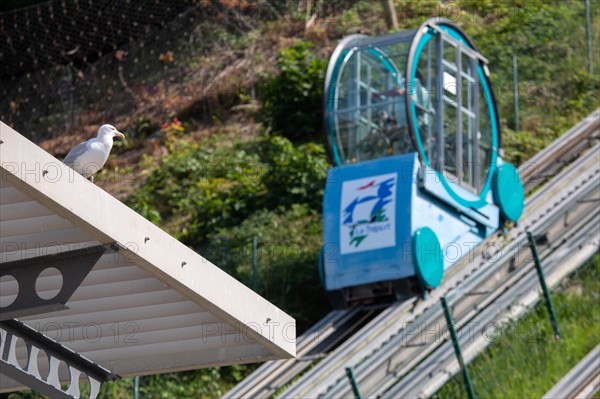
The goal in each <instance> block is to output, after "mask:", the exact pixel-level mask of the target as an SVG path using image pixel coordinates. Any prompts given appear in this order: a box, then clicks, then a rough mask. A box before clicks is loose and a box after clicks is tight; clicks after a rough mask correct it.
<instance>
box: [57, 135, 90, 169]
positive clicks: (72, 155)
mask: <svg viewBox="0 0 600 399" xmlns="http://www.w3.org/2000/svg"><path fill="white" fill-rule="evenodd" d="M89 146H90V143H89V141H84V142H83V143H80V144H77V145H76V146H75V147H73V148H72V149H71V151H69V153H68V154H67V156H66V157H65V159H63V163H64V164H65V165H69V166H73V163H74V162H75V160H76V159H77V158H79V157H80V156H81V154H83V153H84V152H86V151H87V150H88V148H89Z"/></svg>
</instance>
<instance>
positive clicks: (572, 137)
mask: <svg viewBox="0 0 600 399" xmlns="http://www.w3.org/2000/svg"><path fill="white" fill-rule="evenodd" d="M598 138H600V108H598V109H596V110H595V111H594V112H592V113H591V114H589V115H588V116H587V117H586V118H585V119H583V120H581V121H580V122H579V123H578V124H577V125H575V126H573V127H572V128H571V129H569V130H568V131H567V132H566V133H564V134H563V135H561V136H560V137H559V138H558V139H556V140H555V141H553V142H552V144H550V145H549V146H547V147H546V148H544V149H543V150H542V151H540V152H538V153H537V154H536V155H534V156H533V158H531V159H530V160H529V161H527V162H525V163H524V164H523V165H521V166H520V167H519V176H520V177H521V180H522V182H523V187H524V189H525V193H528V192H530V191H531V190H533V189H534V188H535V187H537V186H539V185H540V184H541V183H543V182H544V181H546V180H548V179H549V178H550V177H552V176H554V174H556V172H557V171H558V170H560V168H561V167H563V166H564V165H565V164H566V163H569V162H571V161H572V160H574V159H575V158H577V157H578V156H579V154H581V153H582V152H584V151H585V150H586V149H587V148H588V147H590V146H591V145H593V144H594V141H595V140H597V139H598Z"/></svg>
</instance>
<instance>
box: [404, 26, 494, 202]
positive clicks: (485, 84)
mask: <svg viewBox="0 0 600 399" xmlns="http://www.w3.org/2000/svg"><path fill="white" fill-rule="evenodd" d="M437 26H438V27H439V28H440V29H441V30H443V31H444V32H446V33H448V34H449V35H450V36H451V37H452V38H453V39H455V40H457V41H460V42H461V43H462V44H464V45H465V46H467V47H469V48H472V49H474V50H475V48H474V47H473V45H472V44H471V43H470V42H469V41H468V39H467V38H466V36H464V34H463V33H462V32H460V31H459V30H458V29H456V28H454V27H453V26H451V25H447V24H438V25H437ZM432 31H433V29H432V28H427V32H425V33H424V34H423V35H422V36H421V38H420V39H419V43H418V44H417V48H416V50H415V52H414V54H413V56H412V65H411V76H410V77H409V82H410V86H409V87H415V78H416V74H417V65H418V63H419V57H420V56H421V53H422V51H423V48H424V47H425V45H426V44H427V43H428V42H429V41H430V40H431V39H432V38H433V36H434V35H433V33H432ZM413 44H414V43H413ZM409 61H410V58H409ZM477 73H478V75H479V81H480V83H481V87H482V88H483V91H484V93H485V100H486V103H487V107H488V111H489V113H490V124H491V127H492V156H491V160H490V168H489V171H488V175H487V177H486V181H485V184H484V186H483V189H482V190H481V192H480V193H479V198H478V199H477V200H474V201H471V200H468V199H466V198H463V197H461V196H460V195H458V194H457V193H456V192H455V191H454V190H453V189H452V187H451V186H450V184H449V183H448V182H447V181H446V179H445V178H444V175H443V174H442V172H440V171H438V170H436V174H437V176H438V178H439V179H440V181H441V183H442V186H444V188H445V189H446V191H447V192H448V194H449V195H450V197H452V199H453V200H455V201H456V202H458V203H459V204H461V205H463V206H465V207H469V208H475V209H479V208H481V207H483V206H485V205H486V204H487V201H486V199H485V197H486V196H487V194H488V192H489V190H490V188H491V185H492V178H493V176H494V173H495V171H496V162H497V158H498V145H499V140H498V138H499V134H500V133H499V129H498V117H497V115H496V105H495V103H494V100H493V96H492V91H491V88H490V82H489V80H488V77H487V76H486V74H485V73H484V71H483V68H482V66H481V65H479V66H478V68H477ZM406 104H407V107H409V112H410V113H411V116H412V121H413V123H412V124H409V126H411V127H412V128H413V129H414V138H415V140H416V142H417V147H418V148H419V152H420V153H421V157H422V158H423V162H424V163H425V165H426V166H427V167H431V165H430V164H429V160H428V159H427V154H426V153H425V149H424V148H423V143H422V141H421V134H420V132H419V126H418V124H417V123H414V121H416V120H417V109H416V106H415V103H414V101H413V99H412V96H411V95H409V94H408V93H407V101H406Z"/></svg>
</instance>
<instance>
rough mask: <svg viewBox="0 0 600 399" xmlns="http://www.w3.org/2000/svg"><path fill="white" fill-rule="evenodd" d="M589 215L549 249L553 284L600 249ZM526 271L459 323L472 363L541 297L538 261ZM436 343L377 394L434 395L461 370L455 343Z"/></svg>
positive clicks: (597, 217) (594, 219)
mask: <svg viewBox="0 0 600 399" xmlns="http://www.w3.org/2000/svg"><path fill="white" fill-rule="evenodd" d="M585 219H586V221H585V222H584V223H583V227H582V226H581V224H576V225H573V227H572V228H571V229H570V231H569V236H568V237H565V238H568V241H564V242H560V245H559V246H558V248H556V249H555V250H553V251H552V250H551V251H548V250H546V251H545V252H546V253H548V252H551V253H550V254H549V255H548V256H546V258H545V259H544V273H545V274H546V277H547V282H548V284H549V285H550V286H555V285H557V284H558V283H559V282H560V280H561V279H562V278H563V277H565V276H566V275H568V274H569V273H570V272H572V271H573V270H575V269H576V268H578V267H579V266H580V265H581V264H583V263H584V262H585V261H586V260H587V259H589V257H590V256H592V255H593V254H594V253H595V252H596V251H597V248H598V246H597V245H598V244H597V242H598V240H599V239H600V236H599V232H598V229H597V228H596V227H597V226H598V223H599V222H600V213H598V212H596V213H595V214H593V216H591V217H590V216H589V215H586V217H585ZM574 253H575V254H576V256H574ZM523 269H524V270H523V271H524V273H518V278H511V279H510V280H512V281H510V282H509V284H507V285H506V287H504V288H503V289H502V292H501V293H500V295H498V296H497V297H496V298H495V299H494V300H493V302H490V303H488V304H486V305H485V306H484V307H483V308H482V309H480V310H479V311H478V312H477V313H476V314H475V315H474V317H471V318H469V317H468V316H467V317H463V320H460V321H457V324H458V325H460V326H462V329H461V335H460V338H459V340H460V344H461V347H462V348H463V356H464V359H465V361H466V362H469V361H471V360H472V359H473V358H475V357H476V356H477V355H478V354H479V353H480V352H481V351H483V350H484V349H485V348H486V347H487V346H488V345H489V344H490V343H491V342H492V341H493V339H494V337H493V335H494V334H495V333H497V331H498V330H499V329H500V328H501V327H500V326H501V325H502V324H503V323H504V322H505V321H506V320H514V319H518V318H519V317H521V316H523V315H524V314H525V313H526V312H527V311H528V310H529V309H530V308H531V307H532V306H534V305H535V304H536V303H537V302H538V301H539V299H540V293H539V291H538V290H537V289H536V288H537V287H538V284H539V280H538V278H537V275H536V272H535V269H534V268H533V265H532V264H528V265H527V266H526V267H523ZM513 277H517V276H513ZM452 300H453V302H454V303H453V305H454V306H456V305H457V304H459V302H460V301H462V300H464V298H462V297H460V296H458V295H455V296H454V298H452ZM440 338H441V337H440ZM433 345H437V347H436V348H435V349H434V350H433V351H432V352H430V353H429V355H428V356H427V358H426V359H425V360H424V361H423V362H422V363H420V364H419V365H418V366H417V367H416V368H415V369H413V370H412V371H411V372H410V373H408V374H405V375H404V376H403V377H402V379H401V380H400V381H398V382H397V384H396V385H394V386H393V387H392V389H390V390H388V391H387V392H385V393H384V394H383V395H381V390H379V392H377V393H376V394H375V395H374V396H377V397H382V398H390V399H391V398H400V397H402V398H427V397H430V396H431V395H433V394H434V393H435V392H436V391H437V390H438V389H439V388H441V387H442V385H443V384H444V383H446V382H447V381H448V380H449V379H450V378H451V377H452V376H453V375H454V374H456V373H457V372H459V371H460V369H459V366H458V363H457V361H456V357H455V354H454V349H453V347H452V343H451V342H449V341H448V340H442V339H438V342H435V343H433Z"/></svg>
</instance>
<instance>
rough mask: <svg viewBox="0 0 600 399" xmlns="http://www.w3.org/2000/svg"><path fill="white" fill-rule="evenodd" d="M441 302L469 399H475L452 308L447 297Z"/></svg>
mask: <svg viewBox="0 0 600 399" xmlns="http://www.w3.org/2000/svg"><path fill="white" fill-rule="evenodd" d="M441 301H442V307H443V308H444V315H445V316H446V323H447V324H448V330H449V331H450V336H451V337H452V344H453V345H454V352H455V353H456V358H457V359H458V364H459V365H460V368H461V369H462V373H463V377H464V379H465V388H466V389H467V394H468V395H469V399H475V391H473V385H472V384H471V378H470V377H469V371H468V370H467V366H466V365H465V361H464V360H463V356H462V350H461V349H460V343H459V342H458V336H457V335H456V330H455V329H454V320H453V319H452V313H451V312H450V308H449V307H448V302H446V297H442V298H441Z"/></svg>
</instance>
